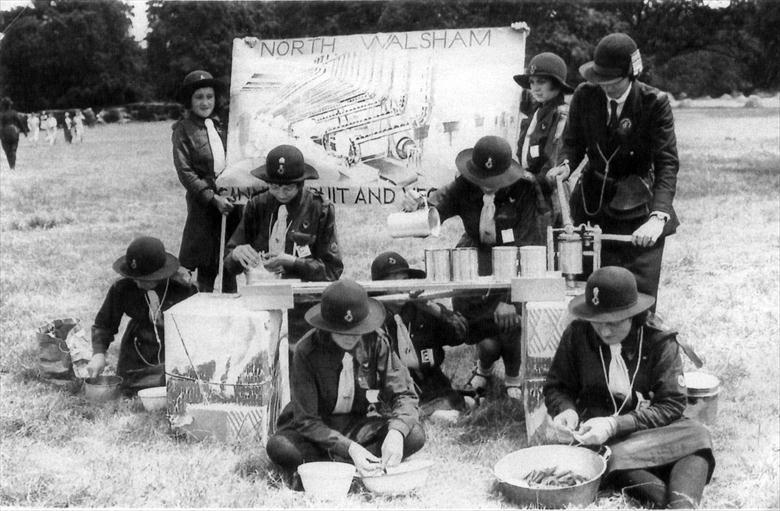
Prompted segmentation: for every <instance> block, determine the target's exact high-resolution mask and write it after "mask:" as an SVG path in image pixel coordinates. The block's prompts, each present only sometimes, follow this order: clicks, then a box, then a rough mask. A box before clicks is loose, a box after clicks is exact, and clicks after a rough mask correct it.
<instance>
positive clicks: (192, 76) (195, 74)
mask: <svg viewBox="0 0 780 511" xmlns="http://www.w3.org/2000/svg"><path fill="white" fill-rule="evenodd" d="M213 79H214V77H213V76H212V75H211V73H209V72H208V71H204V70H203V69H197V70H195V71H192V72H191V73H188V74H187V76H185V77H184V81H183V82H182V85H181V86H182V87H187V86H189V85H192V84H194V83H198V82H202V81H204V80H213Z"/></svg>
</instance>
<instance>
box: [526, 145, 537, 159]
mask: <svg viewBox="0 0 780 511" xmlns="http://www.w3.org/2000/svg"><path fill="white" fill-rule="evenodd" d="M528 154H530V155H531V158H538V157H539V146H538V145H532V146H531V148H530V149H528Z"/></svg>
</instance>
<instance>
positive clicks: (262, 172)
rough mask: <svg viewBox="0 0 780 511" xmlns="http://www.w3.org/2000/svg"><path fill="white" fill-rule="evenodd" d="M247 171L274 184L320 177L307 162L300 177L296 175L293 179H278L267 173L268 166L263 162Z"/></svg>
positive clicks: (298, 181)
mask: <svg viewBox="0 0 780 511" xmlns="http://www.w3.org/2000/svg"><path fill="white" fill-rule="evenodd" d="M249 173H250V174H252V175H253V176H255V177H256V178H258V179H262V180H263V181H265V182H266V183H275V184H284V183H300V182H303V181H306V180H307V179H319V177H320V175H319V173H318V172H317V169H315V168H314V167H312V166H311V165H309V164H308V163H304V164H303V174H302V175H301V176H300V177H297V178H295V179H279V178H276V177H274V176H270V175H268V167H267V165H266V164H265V163H263V164H262V165H260V166H259V167H257V168H256V169H254V170H252V171H250V172H249Z"/></svg>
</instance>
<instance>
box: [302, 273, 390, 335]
mask: <svg viewBox="0 0 780 511" xmlns="http://www.w3.org/2000/svg"><path fill="white" fill-rule="evenodd" d="M304 318H305V319H306V322H307V323H308V324H310V325H311V326H313V327H314V328H319V329H320V330H325V331H327V332H331V333H336V334H347V335H363V334H367V333H369V332H373V331H374V330H376V329H377V328H379V327H380V326H381V325H382V323H384V321H385V308H384V306H383V305H382V304H381V303H379V302H378V301H377V300H375V299H373V298H369V297H368V293H366V290H365V289H364V288H363V286H361V285H360V284H358V283H357V282H355V281H354V280H350V279H342V280H337V281H336V282H334V283H333V284H331V285H329V286H328V287H326V288H325V290H324V291H323V292H322V300H321V301H320V303H318V304H317V305H315V306H313V307H312V308H310V309H309V310H308V311H306V315H305V316H304Z"/></svg>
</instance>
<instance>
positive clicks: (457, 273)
mask: <svg viewBox="0 0 780 511" xmlns="http://www.w3.org/2000/svg"><path fill="white" fill-rule="evenodd" d="M477 277H479V264H478V263H477V249H476V248H454V249H452V280H457V281H472V280H476V279H477Z"/></svg>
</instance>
